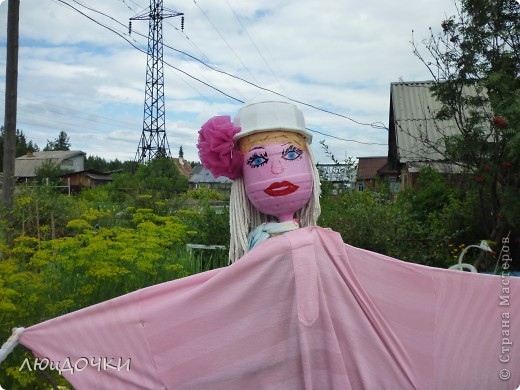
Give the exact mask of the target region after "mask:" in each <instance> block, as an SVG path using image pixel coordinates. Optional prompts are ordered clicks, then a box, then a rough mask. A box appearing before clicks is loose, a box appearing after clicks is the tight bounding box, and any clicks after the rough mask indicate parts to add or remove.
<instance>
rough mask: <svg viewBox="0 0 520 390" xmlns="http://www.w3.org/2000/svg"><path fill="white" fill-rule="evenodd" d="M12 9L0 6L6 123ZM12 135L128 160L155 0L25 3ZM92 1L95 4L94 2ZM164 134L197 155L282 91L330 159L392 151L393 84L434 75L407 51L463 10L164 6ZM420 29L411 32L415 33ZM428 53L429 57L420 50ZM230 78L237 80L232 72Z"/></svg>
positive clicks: (372, 4)
mask: <svg viewBox="0 0 520 390" xmlns="http://www.w3.org/2000/svg"><path fill="white" fill-rule="evenodd" d="M7 3H8V2H7V1H3V2H2V1H1V0H0V110H1V111H0V124H3V123H4V106H5V68H6V59H5V57H6V40H7V8H8V4H7ZM20 3H21V5H20V25H19V29H20V41H19V42H20V47H19V59H18V61H19V64H18V73H19V74H18V105H17V107H18V113H17V128H18V129H20V130H22V131H23V132H24V134H25V135H26V137H27V139H28V140H32V141H33V142H35V143H36V144H38V146H39V147H40V149H43V147H44V146H45V145H46V143H47V140H54V139H56V138H57V136H58V134H59V132H60V131H65V132H66V133H67V134H68V136H69V138H70V142H71V149H73V150H82V151H84V152H86V153H87V155H89V156H99V157H103V158H105V159H106V160H114V159H116V158H117V159H119V160H133V159H134V158H135V156H136V152H137V148H138V144H139V140H140V138H141V133H142V128H143V113H144V100H145V80H146V65H147V48H148V28H149V25H148V21H147V20H134V21H133V22H132V33H131V34H129V31H128V24H129V19H130V18H132V17H135V16H137V15H139V14H141V13H142V12H143V11H145V10H147V9H148V8H149V5H150V3H149V0H89V1H87V0H21V1H20ZM87 7H88V8H87ZM164 8H165V11H169V12H170V13H173V12H172V11H175V12H176V13H177V12H180V13H183V14H184V31H182V30H181V18H180V17H179V16H177V17H172V18H166V19H164V21H163V53H164V80H165V87H164V93H165V111H166V135H167V139H168V144H169V147H170V151H171V154H172V156H173V157H177V156H178V152H179V148H180V147H181V146H182V149H183V152H184V158H185V159H187V160H189V161H198V154H197V148H196V144H197V137H198V134H197V132H198V130H199V129H200V127H201V125H202V124H203V123H204V122H206V121H207V120H208V119H209V118H211V117H212V116H215V115H230V116H231V118H233V117H234V116H235V114H236V113H237V112H238V110H239V109H240V107H242V106H243V105H244V102H247V101H249V100H251V99H254V98H257V97H258V96H266V95H269V94H271V95H272V93H271V92H269V91H274V92H275V93H277V94H280V95H283V96H285V97H287V98H289V99H291V100H293V101H296V102H298V103H295V104H296V105H297V106H298V107H299V108H300V109H301V110H302V112H303V114H304V116H305V121H306V126H307V127H308V128H309V129H310V130H311V131H313V143H312V150H313V152H314V154H315V156H316V160H317V161H318V162H319V163H331V162H332V161H331V159H330V157H329V156H328V155H327V153H326V149H325V147H324V146H323V145H322V144H320V142H321V141H324V142H325V145H327V147H328V151H329V152H330V153H331V154H332V155H333V156H334V157H335V158H336V160H339V161H342V160H344V159H345V158H346V157H347V156H349V157H366V156H385V155H387V143H388V131H387V130H386V127H388V117H389V104H390V83H391V82H398V81H425V80H430V79H431V76H430V75H429V73H428V70H427V68H426V67H425V65H424V64H422V63H421V61H420V60H419V59H418V58H417V57H416V56H415V55H414V54H413V52H412V51H413V48H412V44H411V41H412V39H414V40H415V41H416V42H417V43H418V44H419V47H423V48H424V45H422V44H421V42H422V41H423V40H424V39H426V38H428V37H429V35H430V30H429V28H430V27H431V28H432V31H433V33H434V34H436V33H438V32H439V31H440V29H441V26H440V25H441V22H442V21H443V20H444V19H446V17H447V16H450V15H453V14H455V3H454V0H395V1H393V2H387V1H383V0H378V1H373V0H365V1H354V0H320V1H317V0H314V1H313V0H269V1H265V0H248V1H243V0H176V1H171V0H164ZM412 30H413V31H414V33H413V36H412ZM424 51H425V50H424ZM232 76H235V77H232Z"/></svg>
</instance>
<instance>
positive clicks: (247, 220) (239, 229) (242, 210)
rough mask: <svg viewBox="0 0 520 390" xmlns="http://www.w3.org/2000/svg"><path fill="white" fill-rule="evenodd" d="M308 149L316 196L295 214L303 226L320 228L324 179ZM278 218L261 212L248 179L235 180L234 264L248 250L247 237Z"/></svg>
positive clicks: (231, 206) (231, 202) (231, 225)
mask: <svg viewBox="0 0 520 390" xmlns="http://www.w3.org/2000/svg"><path fill="white" fill-rule="evenodd" d="M307 150H308V153H309V157H310V162H311V166H312V176H313V177H312V193H311V197H310V199H309V201H308V202H307V204H306V205H305V206H303V207H302V208H301V209H300V210H298V211H297V212H296V214H295V216H296V218H297V219H298V220H299V224H300V227H307V226H316V222H317V220H318V217H319V216H320V213H321V207H320V176H319V173H318V169H317V168H316V163H315V160H314V156H313V154H312V152H311V150H310V147H309V145H307ZM277 221H278V220H277V218H276V217H274V216H271V215H266V214H264V213H261V212H260V211H259V210H258V209H256V208H255V207H254V206H253V204H252V203H251V201H250V200H249V198H248V197H247V194H246V188H245V185H244V179H243V178H242V177H240V178H238V179H235V180H234V181H233V184H232V185H231V195H230V199H229V231H230V243H229V262H230V263H234V262H235V261H237V260H238V259H240V258H241V257H242V256H244V254H245V253H246V252H247V250H248V243H247V235H248V234H249V232H250V231H251V230H253V229H254V228H256V227H257V226H259V225H260V224H262V223H264V222H277Z"/></svg>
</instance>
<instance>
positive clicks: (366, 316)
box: [20, 227, 520, 390]
mask: <svg viewBox="0 0 520 390" xmlns="http://www.w3.org/2000/svg"><path fill="white" fill-rule="evenodd" d="M506 285H507V287H508V289H504V287H505V286H506ZM20 343H21V344H23V345H25V346H26V347H28V348H29V349H31V350H32V351H33V353H34V354H35V355H36V356H39V357H40V358H43V357H47V358H48V359H50V360H52V361H54V362H55V364H56V363H57V362H64V361H65V360H66V359H69V362H70V363H72V365H73V366H74V363H75V362H78V361H82V363H81V364H80V366H81V368H82V369H81V370H77V371H74V370H65V371H63V375H64V376H65V377H66V378H67V379H68V380H69V381H70V383H71V384H72V385H74V386H75V387H76V388H77V389H89V390H91V389H176V390H177V389H227V390H229V389H240V390H243V389H298V390H300V389H341V390H345V389H356V390H357V389H399V390H402V389H439V390H441V389H442V390H446V389H472V390H476V389H483V390H490V389H516V388H517V387H518V386H519V385H520V278H514V277H511V278H507V284H506V281H505V279H504V278H503V277H500V276H492V275H483V274H473V273H463V272H460V271H450V270H444V269H435V268H429V267H425V266H421V265H417V264H411V263H406V262H402V261H399V260H395V259H392V258H389V257H386V256H382V255H380V254H376V253H373V252H369V251H366V250H361V249H358V248H354V247H352V246H349V245H345V244H344V243H343V241H342V239H341V237H340V236H339V234H337V233H335V232H333V231H330V230H327V229H322V228H317V227H313V228H302V229H298V230H295V231H292V232H288V233H286V234H283V235H281V236H277V237H274V238H270V239H268V240H266V241H264V242H261V243H260V244H258V246H257V247H255V248H254V249H253V250H252V251H250V252H249V253H248V254H247V255H245V256H244V257H243V258H242V259H240V260H239V261H238V262H236V263H234V264H232V265H230V266H228V267H226V268H222V269H217V270H213V271H209V272H205V273H201V274H197V275H193V276H190V277H187V278H184V279H179V280H175V281H172V282H168V283H163V284H160V285H157V286H153V287H149V288H145V289H142V290H139V291H136V292H133V293H130V294H127V295H124V296H122V297H118V298H115V299H112V300H110V301H107V302H103V303H100V304H98V305H95V306H92V307H88V308H85V309H83V310H79V311H77V312H74V313H70V314H67V315H64V316H62V317H59V318H55V319H52V320H49V321H46V322H43V323H41V324H38V325H34V326H32V327H30V328H28V329H26V330H25V333H24V334H23V335H22V337H21V338H20ZM511 344H512V345H511ZM109 358H112V359H113V360H112V364H111V365H112V366H117V364H116V362H117V361H118V359H123V360H122V361H123V362H125V361H127V359H130V362H129V364H128V365H127V366H125V367H119V368H121V369H117V368H111V367H103V365H95V364H89V365H88V366H85V360H80V359H109ZM94 361H96V360H94ZM80 366H78V367H80ZM84 366H85V367H84ZM507 372H509V373H510V376H509V377H508V378H507ZM501 377H502V379H501Z"/></svg>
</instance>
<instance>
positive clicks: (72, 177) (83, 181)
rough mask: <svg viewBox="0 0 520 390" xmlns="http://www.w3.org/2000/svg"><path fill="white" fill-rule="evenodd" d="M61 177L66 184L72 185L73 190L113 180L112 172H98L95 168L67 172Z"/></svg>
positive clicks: (96, 185)
mask: <svg viewBox="0 0 520 390" xmlns="http://www.w3.org/2000/svg"><path fill="white" fill-rule="evenodd" d="M61 179H62V181H63V184H64V185H66V186H70V190H71V192H79V191H81V190H82V189H83V188H94V187H98V186H100V185H105V184H108V183H111V182H112V176H111V175H110V174H108V173H102V172H98V171H96V170H94V169H86V170H84V171H79V172H71V173H66V174H64V175H61Z"/></svg>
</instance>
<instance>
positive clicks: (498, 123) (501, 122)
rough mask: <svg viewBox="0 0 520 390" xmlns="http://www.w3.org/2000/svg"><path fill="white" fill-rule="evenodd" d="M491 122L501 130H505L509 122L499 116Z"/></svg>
mask: <svg viewBox="0 0 520 390" xmlns="http://www.w3.org/2000/svg"><path fill="white" fill-rule="evenodd" d="M491 122H492V123H493V124H494V125H495V126H496V127H497V128H499V129H505V128H506V127H507V121H506V120H505V119H504V118H503V117H501V116H500V115H497V116H495V117H494V118H493V119H491Z"/></svg>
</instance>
